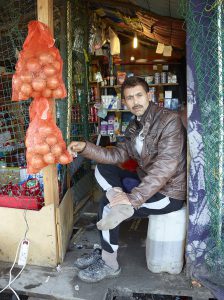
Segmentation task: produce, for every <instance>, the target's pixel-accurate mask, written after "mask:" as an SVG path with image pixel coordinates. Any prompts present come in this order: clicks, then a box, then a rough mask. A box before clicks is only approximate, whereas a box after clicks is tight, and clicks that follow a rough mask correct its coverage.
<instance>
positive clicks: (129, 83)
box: [121, 76, 149, 99]
mask: <svg viewBox="0 0 224 300" xmlns="http://www.w3.org/2000/svg"><path fill="white" fill-rule="evenodd" d="M136 85H141V86H142V87H143V89H144V90H145V91H146V93H148V91H149V86H148V83H147V82H146V81H145V80H144V79H143V78H141V77H136V76H131V77H128V78H126V79H125V81H124V82H123V84H122V86H121V98H122V99H124V90H125V89H127V88H131V87H135V86H136Z"/></svg>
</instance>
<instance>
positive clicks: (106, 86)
mask: <svg viewBox="0 0 224 300" xmlns="http://www.w3.org/2000/svg"><path fill="white" fill-rule="evenodd" d="M120 87H121V85H104V86H101V87H100V88H101V89H103V88H115V89H116V88H120Z"/></svg>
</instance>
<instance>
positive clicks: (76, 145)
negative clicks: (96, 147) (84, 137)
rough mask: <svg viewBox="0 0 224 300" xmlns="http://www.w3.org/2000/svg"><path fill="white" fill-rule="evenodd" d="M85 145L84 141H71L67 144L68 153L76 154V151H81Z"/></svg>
mask: <svg viewBox="0 0 224 300" xmlns="http://www.w3.org/2000/svg"><path fill="white" fill-rule="evenodd" d="M85 147H86V142H79V141H78V142H76V141H75V142H71V143H70V144H69V145H68V148H67V150H68V152H69V154H71V155H72V156H74V155H76V154H77V153H79V152H82V151H83V150H84V149H85Z"/></svg>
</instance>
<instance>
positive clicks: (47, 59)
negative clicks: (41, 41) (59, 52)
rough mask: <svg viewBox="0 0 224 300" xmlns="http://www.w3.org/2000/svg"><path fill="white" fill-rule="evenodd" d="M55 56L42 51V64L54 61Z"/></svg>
mask: <svg viewBox="0 0 224 300" xmlns="http://www.w3.org/2000/svg"><path fill="white" fill-rule="evenodd" d="M53 60H54V57H53V56H52V55H51V54H50V53H48V52H42V53H40V54H39V61H40V64H41V65H47V64H50V63H52V62H53Z"/></svg>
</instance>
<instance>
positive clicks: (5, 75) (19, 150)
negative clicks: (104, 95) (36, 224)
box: [0, 0, 68, 208]
mask: <svg viewBox="0 0 224 300" xmlns="http://www.w3.org/2000/svg"><path fill="white" fill-rule="evenodd" d="M58 3H59V2H58ZM58 5H60V6H56V4H55V5H54V8H53V10H54V37H55V44H56V47H57V48H59V50H60V53H61V56H62V59H63V61H64V68H63V77H64V81H65V82H67V81H66V79H67V76H66V73H67V66H66V60H67V53H66V9H65V8H66V3H62V2H61V3H59V4H58ZM0 11H1V13H0V197H3V195H5V196H9V195H11V196H13V197H14V198H15V200H16V201H17V202H19V198H16V197H17V196H24V195H25V194H26V193H27V191H24V189H23V187H22V182H23V181H26V180H27V179H28V175H27V174H26V158H25V151H26V149H25V144H24V142H25V134H26V130H27V128H28V125H29V114H28V110H29V105H30V102H31V100H28V101H21V102H12V101H11V95H12V76H13V73H14V71H15V64H16V62H17V59H18V54H19V51H20V50H21V49H22V45H23V43H24V40H25V38H26V36H27V31H28V23H29V21H31V20H35V19H37V1H34V0H8V1H4V0H2V1H0ZM67 111H68V107H67V101H66V100H60V101H57V102H56V121H57V125H58V126H59V127H60V129H61V130H62V133H63V136H64V139H65V140H66V137H67V135H66V133H67V124H68V122H67ZM64 174H65V170H64V167H63V168H62V167H61V166H60V165H59V166H58V178H59V183H60V185H61V186H60V191H61V198H62V196H63V194H64V192H65V185H66V184H65V181H66V180H65V179H64V178H65V176H64ZM32 177H33V178H36V179H38V182H39V183H40V184H41V186H40V191H39V192H37V193H36V194H35V196H37V197H38V196H41V197H42V196H43V176H42V174H38V175H36V176H32ZM33 183H34V182H32V184H33ZM32 188H33V187H32ZM13 197H12V198H13ZM11 200H13V199H11ZM11 200H10V199H8V201H11ZM42 200H43V198H42ZM24 208H26V207H24Z"/></svg>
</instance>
